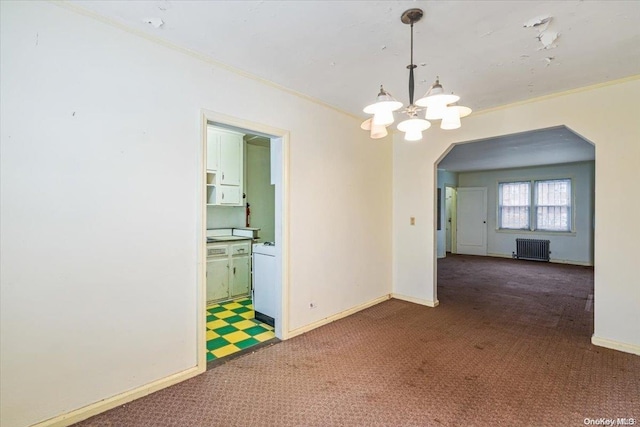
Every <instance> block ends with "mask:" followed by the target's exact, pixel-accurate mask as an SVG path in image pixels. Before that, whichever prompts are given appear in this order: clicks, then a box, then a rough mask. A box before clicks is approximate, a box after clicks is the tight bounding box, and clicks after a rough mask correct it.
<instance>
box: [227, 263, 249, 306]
mask: <svg viewBox="0 0 640 427" xmlns="http://www.w3.org/2000/svg"><path fill="white" fill-rule="evenodd" d="M231 265H232V268H231V274H230V276H231V283H230V291H231V297H232V298H233V297H237V296H240V295H247V294H248V293H249V284H250V282H251V258H250V257H248V256H236V257H233V258H232V259H231Z"/></svg>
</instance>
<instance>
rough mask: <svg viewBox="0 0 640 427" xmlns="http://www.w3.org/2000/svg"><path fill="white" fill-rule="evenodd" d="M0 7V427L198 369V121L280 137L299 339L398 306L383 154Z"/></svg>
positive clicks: (127, 50) (86, 32) (279, 104)
mask: <svg viewBox="0 0 640 427" xmlns="http://www.w3.org/2000/svg"><path fill="white" fill-rule="evenodd" d="M0 7H1V10H0V15H1V25H0V30H1V34H0V43H1V46H0V54H1V58H0V64H1V67H2V69H1V75H2V80H1V87H0V91H1V93H2V98H1V106H0V108H1V122H2V129H1V134H0V141H1V160H0V161H1V164H0V166H1V180H0V185H1V188H0V189H1V191H0V193H1V208H0V209H1V210H0V218H1V221H2V222H1V232H0V236H1V240H0V247H1V251H2V259H1V261H0V262H1V264H0V271H1V284H2V285H1V286H2V287H1V293H2V297H1V302H0V304H1V307H0V313H1V314H0V315H1V326H0V327H1V336H2V342H1V348H0V359H1V361H0V363H1V365H0V372H1V375H2V378H1V390H0V392H1V394H2V402H1V405H2V406H1V408H0V412H1V421H0V424H2V426H3V427H14V426H25V425H30V424H33V423H36V422H38V421H42V420H45V419H48V418H51V417H55V416H57V415H59V414H63V413H66V412H69V411H72V410H75V409H77V408H80V407H83V406H85V405H89V404H91V403H93V402H97V401H100V400H102V399H105V398H108V397H110V396H114V395H117V394H119V393H122V392H125V391H127V390H131V389H135V388H137V387H140V386H142V385H145V384H148V383H151V382H153V381H156V380H158V379H160V378H164V377H167V376H169V375H171V374H175V373H178V372H181V371H184V370H187V369H188V368H190V367H193V366H195V365H196V357H197V352H196V315H197V314H196V311H197V307H198V306H197V303H196V294H197V283H196V281H197V280H196V279H197V274H198V271H199V270H198V269H199V264H198V263H199V257H198V254H197V247H198V245H199V243H200V239H201V238H202V236H201V235H199V231H198V229H197V227H196V222H197V219H198V218H199V213H200V210H199V203H200V193H199V183H200V176H199V168H200V164H201V135H200V129H201V122H200V119H201V116H200V113H201V109H202V108H206V109H208V110H212V111H217V112H220V113H223V114H227V115H229V116H235V117H239V118H242V119H245V120H249V121H254V122H259V123H264V124H267V125H270V126H273V127H277V128H280V129H287V130H289V131H290V151H289V159H290V161H289V165H288V167H289V179H290V186H289V192H290V194H289V196H290V207H289V209H290V211H289V215H290V217H289V226H290V280H291V283H290V286H291V291H290V325H291V327H292V328H297V327H302V326H305V325H308V324H311V323H313V322H315V321H318V320H320V319H323V318H326V317H328V316H331V315H334V314H336V313H339V312H342V311H344V310H347V309H349V308H352V307H354V306H358V305H360V304H363V303H366V302H369V301H371V300H373V299H375V298H378V297H381V296H384V295H386V294H388V293H389V292H390V291H391V285H390V283H391V261H390V260H391V250H390V247H391V232H390V229H391V181H390V179H389V177H390V176H391V161H390V158H391V141H390V140H386V141H371V140H369V139H368V137H367V135H366V133H365V132H362V131H361V130H360V128H359V121H358V120H355V119H354V118H351V117H349V116H347V115H344V114H341V113H338V112H336V111H335V110H332V109H330V108H327V107H325V106H322V105H320V104H316V103H313V102H310V101H309V100H306V99H304V98H301V97H298V96H295V95H294V94H292V93H289V92H285V91H282V90H279V89H278V88H276V87H274V86H271V85H267V84H264V83H262V82H260V81H258V80H254V79H250V78H247V77H243V76H241V75H239V74H236V73H233V72H231V71H229V70H227V69H226V68H223V67H219V66H217V65H216V64H214V63H212V62H206V61H204V60H200V59H197V58H195V57H193V56H191V55H189V54H186V53H184V52H180V51H177V50H173V49H170V48H168V47H166V46H164V45H162V44H159V43H155V42H153V41H150V40H148V39H146V38H142V37H139V36H137V35H134V34H132V33H130V32H127V31H124V30H122V29H119V28H117V27H114V26H111V25H108V24H105V23H103V22H101V21H98V20H95V19H92V18H90V17H87V16H83V15H81V14H78V13H76V12H73V11H70V10H68V9H66V8H64V7H60V6H58V5H56V4H52V3H48V2H35V1H33V2H5V1H3V2H0ZM328 207H332V208H335V209H328ZM345 236H348V238H345ZM310 301H314V302H315V303H316V306H317V308H315V309H313V310H311V309H310V308H309V302H310Z"/></svg>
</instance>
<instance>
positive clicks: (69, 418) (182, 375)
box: [31, 366, 206, 427]
mask: <svg viewBox="0 0 640 427" xmlns="http://www.w3.org/2000/svg"><path fill="white" fill-rule="evenodd" d="M205 370H206V366H202V367H198V366H195V367H193V368H190V369H187V370H186V371H182V372H178V373H177V374H173V375H169V376H168V377H165V378H161V379H159V380H157V381H153V382H151V383H149V384H146V385H143V386H141V387H138V388H135V389H133V390H129V391H125V392H124V393H120V394H117V395H115V396H113V397H109V398H107V399H104V400H100V401H98V402H95V403H92V404H90V405H87V406H84V407H82V408H78V409H76V410H73V411H71V412H67V413H66V414H62V415H58V416H57V417H53V418H50V419H48V420H45V421H42V422H39V423H37V424H33V425H32V426H31V427H66V426H69V425H71V424H75V423H77V422H80V421H82V420H86V419H87V418H90V417H93V416H94V415H98V414H100V413H102V412H105V411H108V410H109V409H113V408H115V407H116V406H120V405H124V404H125V403H129V402H131V401H134V400H136V399H139V398H141V397H144V396H146V395H148V394H151V393H154V392H156V391H158V390H162V389H163V388H167V387H169V386H172V385H174V384H177V383H179V382H182V381H185V380H188V379H189V378H192V377H195V376H196V375H199V374H201V373H203V372H205Z"/></svg>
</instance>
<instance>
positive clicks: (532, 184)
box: [495, 175, 577, 237]
mask: <svg viewBox="0 0 640 427" xmlns="http://www.w3.org/2000/svg"><path fill="white" fill-rule="evenodd" d="M567 179H568V180H569V181H570V182H571V214H570V217H571V228H570V230H562V231H554V230H537V229H535V228H534V226H535V225H537V224H536V222H537V218H536V217H535V204H534V203H533V202H534V198H535V194H534V193H535V183H536V181H557V180H567ZM512 182H529V184H530V188H529V197H530V199H531V200H530V205H529V229H526V228H518V229H515V228H500V184H505V183H512ZM575 182H576V180H575V179H574V176H573V175H553V176H540V177H535V178H531V177H527V178H514V177H509V178H505V179H498V180H496V230H495V231H496V232H497V233H507V234H532V235H533V234H536V235H550V236H559V235H561V236H571V237H573V236H576V234H577V233H576V228H575V227H576V208H575V206H576V188H575Z"/></svg>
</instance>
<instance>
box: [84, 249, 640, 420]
mask: <svg viewBox="0 0 640 427" xmlns="http://www.w3.org/2000/svg"><path fill="white" fill-rule="evenodd" d="M438 269H439V299H440V306H439V307H437V308H435V309H433V308H428V307H423V306H420V305H416V304H412V303H408V302H404V301H399V300H390V301H387V302H384V303H382V304H379V305H377V306H375V307H371V308H369V309H367V310H364V311H362V312H359V313H357V314H354V315H352V316H350V317H348V318H345V319H342V320H340V321H337V322H334V323H332V324H329V325H327V326H324V327H322V328H319V329H316V330H314V331H311V332H309V333H307V334H305V335H302V336H299V337H297V338H293V339H291V340H288V341H285V342H282V343H279V344H276V345H274V346H271V347H267V348H263V349H260V350H258V351H256V352H255V353H250V354H248V355H245V356H242V357H239V358H237V359H234V360H231V361H230V362H228V363H226V364H223V365H221V366H218V367H216V368H215V369H212V370H210V371H208V372H207V373H206V374H203V375H200V376H199V377H196V378H194V379H191V380H189V381H186V382H184V383H181V384H178V385H176V386H173V387H171V388H169V389H166V390H162V391H160V392H157V393H155V394H153V395H151V396H148V397H145V398H143V399H140V400H137V401H135V402H132V403H130V404H127V405H125V406H123V407H120V408H116V409H113V410H111V411H109V412H106V413H104V414H101V415H98V416H96V417H93V418H91V419H89V420H87V421H85V422H83V423H80V424H79V425H80V426H258V425H267V426H486V425H492V426H565V425H567V426H583V425H584V419H585V418H601V417H605V418H609V417H614V418H616V417H635V420H636V424H638V422H639V420H640V403H639V399H640V357H638V356H634V355H630V354H625V353H621V352H616V351H613V350H608V349H604V348H600V347H595V346H593V345H591V344H590V337H591V334H592V331H593V309H592V304H591V303H590V300H589V295H591V294H592V293H593V269H591V268H586V267H576V266H567V265H555V264H547V263H535V262H527V261H514V260H509V259H492V258H482V257H470V256H448V257H447V258H446V259H444V260H441V261H439V263H438Z"/></svg>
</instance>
